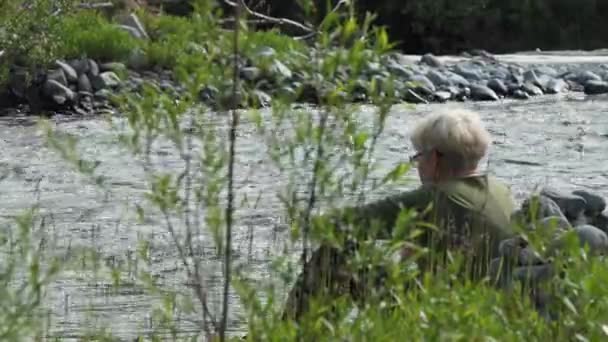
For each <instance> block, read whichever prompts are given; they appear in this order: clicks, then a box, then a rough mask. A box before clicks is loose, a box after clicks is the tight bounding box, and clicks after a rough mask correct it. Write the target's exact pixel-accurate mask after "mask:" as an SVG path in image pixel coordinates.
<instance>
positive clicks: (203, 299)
mask: <svg viewBox="0 0 608 342" xmlns="http://www.w3.org/2000/svg"><path fill="white" fill-rule="evenodd" d="M161 213H162V214H163V217H164V218H165V223H166V225H167V230H169V234H170V235H171V238H172V239H173V243H174V244H175V247H176V248H177V252H178V254H179V258H180V260H181V262H182V264H183V265H184V267H185V268H186V273H187V274H188V278H190V279H192V278H194V277H193V273H192V269H191V268H190V263H189V262H188V259H187V258H186V253H185V251H184V248H183V246H182V245H181V243H180V242H179V240H178V238H177V233H176V232H175V228H173V223H171V218H170V217H169V213H167V210H165V209H161ZM199 280H200V279H196V281H195V286H196V287H197V291H195V293H196V295H197V297H198V299H199V301H200V302H201V306H202V309H203V312H204V313H205V314H207V316H209V317H210V318H211V323H212V324H213V325H214V327H215V328H216V329H217V321H216V320H215V318H213V315H212V314H211V311H210V310H209V307H208V306H207V296H206V294H205V293H204V291H203V290H202V288H203V286H202V284H201V283H200V281H199Z"/></svg>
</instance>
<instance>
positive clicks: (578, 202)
mask: <svg viewBox="0 0 608 342" xmlns="http://www.w3.org/2000/svg"><path fill="white" fill-rule="evenodd" d="M541 195H543V196H546V197H548V198H550V199H552V200H553V201H554V202H555V203H556V204H557V205H558V206H559V208H560V209H561V211H562V212H563V213H564V215H565V216H566V218H568V220H569V221H571V220H575V219H577V218H578V217H579V216H580V215H581V214H583V212H584V211H585V208H586V207H587V201H585V199H584V198H583V197H581V196H578V195H574V194H568V193H565V192H561V191H558V190H555V189H552V188H543V189H542V190H541Z"/></svg>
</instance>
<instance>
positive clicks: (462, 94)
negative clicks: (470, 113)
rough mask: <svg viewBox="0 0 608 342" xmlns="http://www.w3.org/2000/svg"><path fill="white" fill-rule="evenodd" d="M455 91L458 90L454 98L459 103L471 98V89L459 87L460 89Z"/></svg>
mask: <svg viewBox="0 0 608 342" xmlns="http://www.w3.org/2000/svg"><path fill="white" fill-rule="evenodd" d="M457 89H458V93H457V94H456V96H455V97H456V99H458V100H459V101H466V100H467V99H468V98H470V97H471V88H469V87H461V88H457Z"/></svg>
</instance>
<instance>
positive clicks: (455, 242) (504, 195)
mask: <svg viewBox="0 0 608 342" xmlns="http://www.w3.org/2000/svg"><path fill="white" fill-rule="evenodd" d="M514 208H515V203H514V202H513V199H512V197H511V192H510V190H509V188H508V187H507V186H506V185H504V184H503V183H501V182H500V181H498V180H497V179H496V178H495V177H492V176H488V175H481V176H470V177H465V178H458V179H453V180H449V181H446V182H442V183H438V184H433V185H422V186H420V187H419V188H417V189H416V190H413V191H408V192H403V193H401V194H398V195H395V196H391V197H388V198H385V199H382V200H379V201H376V202H372V203H369V204H366V205H363V206H359V207H354V208H348V209H347V210H346V211H345V213H350V214H352V215H353V218H354V219H355V220H356V221H355V222H357V226H359V227H361V226H363V227H365V226H370V227H371V226H373V225H375V224H378V225H379V226H378V227H379V228H380V231H379V234H378V235H377V236H376V238H380V239H382V238H384V239H386V238H390V236H391V235H392V234H393V231H394V228H395V225H396V223H397V218H398V217H399V214H400V213H401V211H402V209H413V210H415V211H417V212H418V213H420V217H419V220H420V221H424V222H427V223H430V224H431V225H432V226H434V227H435V228H436V229H430V228H425V229H423V232H422V234H421V235H420V236H419V237H418V238H417V242H418V243H419V244H421V245H422V247H428V248H429V249H432V250H433V251H434V253H435V252H437V253H439V252H444V251H446V250H451V251H454V250H460V251H462V252H465V253H466V254H467V255H468V256H471V257H473V259H474V260H475V261H480V262H481V261H485V263H489V261H490V260H491V259H492V258H494V257H498V245H499V243H500V241H502V240H504V239H506V238H509V237H512V236H513V235H514V232H513V230H512V229H511V223H510V217H511V213H512V212H513V210H514ZM478 271H482V270H478Z"/></svg>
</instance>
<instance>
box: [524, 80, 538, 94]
mask: <svg viewBox="0 0 608 342" xmlns="http://www.w3.org/2000/svg"><path fill="white" fill-rule="evenodd" d="M521 87H522V90H523V91H525V92H526V93H528V95H530V96H540V95H543V90H542V89H540V87H538V86H537V85H535V84H532V83H529V82H525V83H524V84H523V85H522V86H521Z"/></svg>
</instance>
